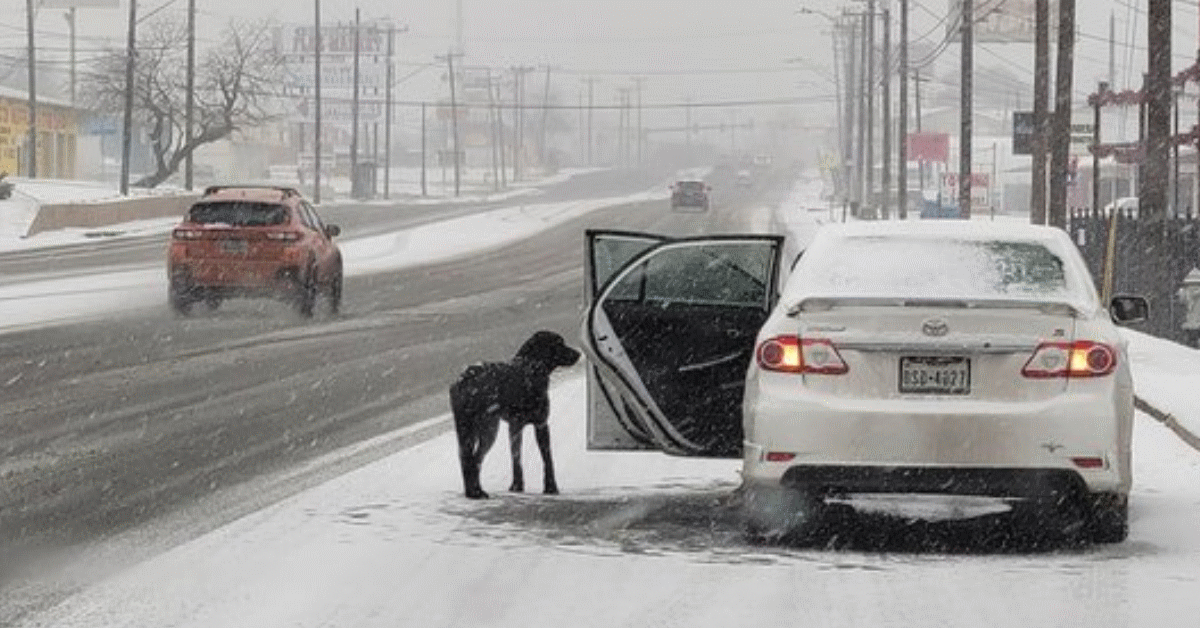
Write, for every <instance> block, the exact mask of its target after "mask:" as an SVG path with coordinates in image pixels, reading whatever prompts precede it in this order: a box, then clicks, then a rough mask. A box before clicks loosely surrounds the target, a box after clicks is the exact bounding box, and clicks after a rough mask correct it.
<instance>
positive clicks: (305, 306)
mask: <svg viewBox="0 0 1200 628" xmlns="http://www.w3.org/2000/svg"><path fill="white" fill-rule="evenodd" d="M294 298H295V301H296V303H295V305H296V312H297V313H298V314H300V316H303V317H304V318H310V317H312V315H313V308H314V307H315V306H316V304H317V268H316V266H312V265H309V267H308V270H307V271H306V272H305V273H304V276H303V277H299V278H297V280H296V294H295V297H294Z"/></svg>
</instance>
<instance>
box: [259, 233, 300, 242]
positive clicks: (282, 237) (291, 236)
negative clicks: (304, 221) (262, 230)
mask: <svg viewBox="0 0 1200 628" xmlns="http://www.w3.org/2000/svg"><path fill="white" fill-rule="evenodd" d="M267 239H268V240H273V241H275V242H296V241H297V240H299V239H300V232H298V231H268V232H267Z"/></svg>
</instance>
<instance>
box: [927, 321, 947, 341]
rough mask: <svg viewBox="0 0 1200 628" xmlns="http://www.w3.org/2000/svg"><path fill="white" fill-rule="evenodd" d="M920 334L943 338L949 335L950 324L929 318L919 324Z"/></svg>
mask: <svg viewBox="0 0 1200 628" xmlns="http://www.w3.org/2000/svg"><path fill="white" fill-rule="evenodd" d="M921 333H923V334H925V335H926V336H934V337H941V336H945V335H946V334H948V333H950V324H949V323H947V322H946V321H944V320H942V319H940V318H931V319H929V320H927V321H925V322H924V323H921Z"/></svg>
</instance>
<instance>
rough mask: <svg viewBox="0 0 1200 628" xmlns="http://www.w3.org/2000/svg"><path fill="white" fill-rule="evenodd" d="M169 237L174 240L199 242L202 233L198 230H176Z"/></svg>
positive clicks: (202, 235)
mask: <svg viewBox="0 0 1200 628" xmlns="http://www.w3.org/2000/svg"><path fill="white" fill-rule="evenodd" d="M171 237H173V238H175V239H176V240H199V239H200V238H203V237H204V232H203V231H201V230H199V229H176V230H174V231H172V232H171Z"/></svg>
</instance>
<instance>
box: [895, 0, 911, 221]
mask: <svg viewBox="0 0 1200 628" xmlns="http://www.w3.org/2000/svg"><path fill="white" fill-rule="evenodd" d="M896 143H897V148H899V151H900V155H899V157H898V158H897V159H896V179H897V180H896V197H897V198H896V202H897V206H896V209H897V211H898V212H899V214H900V220H904V219H906V218H908V0H900V132H899V133H897V134H896Z"/></svg>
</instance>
